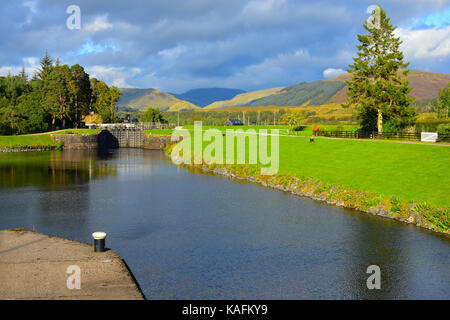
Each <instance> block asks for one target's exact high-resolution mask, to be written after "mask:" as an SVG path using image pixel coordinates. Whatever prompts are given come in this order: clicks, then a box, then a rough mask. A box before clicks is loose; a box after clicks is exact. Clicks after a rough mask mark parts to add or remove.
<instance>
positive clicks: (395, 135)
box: [316, 130, 450, 141]
mask: <svg viewBox="0 0 450 320" xmlns="http://www.w3.org/2000/svg"><path fill="white" fill-rule="evenodd" d="M316 135H318V136H322V137H333V138H355V139H394V140H420V132H413V133H409V132H383V133H381V134H379V133H378V132H376V131H373V132H364V131H360V130H357V131H318V132H317V133H316ZM444 140H446V141H448V140H450V135H448V134H445V135H443V134H438V141H444Z"/></svg>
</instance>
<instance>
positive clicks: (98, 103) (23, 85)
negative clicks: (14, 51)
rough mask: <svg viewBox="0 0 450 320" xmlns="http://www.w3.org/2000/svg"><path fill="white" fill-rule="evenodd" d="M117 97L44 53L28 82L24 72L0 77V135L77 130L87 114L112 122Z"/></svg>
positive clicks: (77, 67)
mask: <svg viewBox="0 0 450 320" xmlns="http://www.w3.org/2000/svg"><path fill="white" fill-rule="evenodd" d="M120 95H121V92H120V91H119V90H118V89H117V88H116V87H114V86H112V87H108V85H107V84H106V83H104V82H103V81H100V80H98V79H96V78H90V76H89V74H87V73H86V72H85V70H84V68H83V67H82V66H80V65H79V64H75V65H72V66H68V65H67V64H65V65H61V64H60V62H59V59H56V60H55V61H54V60H53V59H52V58H51V57H50V56H49V54H48V53H46V54H45V56H44V57H43V58H42V59H41V61H40V67H39V69H38V70H37V71H36V72H35V74H34V75H33V76H32V77H31V79H29V77H28V75H27V74H26V72H25V69H24V68H22V71H21V72H20V73H19V74H18V75H11V74H9V75H7V76H6V77H0V134H1V135H14V134H27V133H36V132H45V131H49V130H57V129H65V128H78V127H80V126H81V122H82V119H83V117H85V116H87V115H90V114H91V113H95V114H98V115H100V117H101V118H102V121H103V122H115V121H116V120H117V116H116V103H117V101H118V100H119V98H120Z"/></svg>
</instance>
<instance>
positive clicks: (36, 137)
mask: <svg viewBox="0 0 450 320" xmlns="http://www.w3.org/2000/svg"><path fill="white" fill-rule="evenodd" d="M99 131H100V130H99V129H67V130H59V131H53V132H47V133H42V134H29V135H19V136H0V149H13V148H31V147H42V146H54V147H56V146H58V143H57V142H55V141H53V139H52V138H51V137H50V134H51V133H54V134H68V133H71V134H96V133H98V132H99Z"/></svg>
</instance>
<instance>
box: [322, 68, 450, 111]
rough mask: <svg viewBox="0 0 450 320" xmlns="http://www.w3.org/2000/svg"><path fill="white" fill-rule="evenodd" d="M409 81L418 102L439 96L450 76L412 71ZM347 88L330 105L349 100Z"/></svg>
mask: <svg viewBox="0 0 450 320" xmlns="http://www.w3.org/2000/svg"><path fill="white" fill-rule="evenodd" d="M350 79H351V75H350V74H349V73H344V74H341V75H340V76H337V77H335V78H333V79H329V80H325V81H348V80H350ZM407 80H408V81H409V85H410V86H411V87H412V90H411V92H410V93H409V96H411V97H415V98H416V100H418V101H420V100H427V99H434V98H436V97H438V96H439V90H440V89H442V88H445V87H446V86H447V85H448V83H449V82H450V74H446V73H436V72H426V71H418V70H411V71H409V73H408V77H407ZM347 90H348V88H347V86H345V87H344V88H343V89H341V90H340V91H338V92H336V94H335V95H334V97H333V98H332V99H330V101H329V102H330V103H334V102H335V103H342V102H345V101H346V99H347Z"/></svg>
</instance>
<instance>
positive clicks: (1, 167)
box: [0, 150, 116, 230]
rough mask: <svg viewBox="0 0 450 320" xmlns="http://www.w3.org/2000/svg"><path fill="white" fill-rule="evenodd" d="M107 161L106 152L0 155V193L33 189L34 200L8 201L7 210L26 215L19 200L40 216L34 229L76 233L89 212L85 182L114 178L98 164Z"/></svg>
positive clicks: (112, 170) (25, 197) (110, 169)
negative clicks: (11, 189)
mask: <svg viewBox="0 0 450 320" xmlns="http://www.w3.org/2000/svg"><path fill="white" fill-rule="evenodd" d="M109 157H111V154H110V153H108V151H98V150H66V151H62V152H61V151H48V152H24V153H5V154H0V190H1V189H2V188H4V189H8V188H21V187H28V186H32V187H36V188H37V191H39V192H37V193H33V195H34V197H35V198H34V199H33V198H29V196H28V195H26V194H24V195H23V196H20V195H18V197H17V199H15V200H13V199H10V200H11V201H12V203H11V205H12V207H11V208H10V210H13V211H14V210H16V209H14V208H18V207H20V208H21V209H18V210H25V211H28V210H29V208H30V207H29V206H28V205H27V204H24V205H22V204H21V200H23V201H26V202H28V203H29V204H30V205H31V206H32V207H33V206H34V208H35V209H37V212H39V213H40V214H39V215H38V217H39V221H35V222H37V225H38V226H42V225H45V226H48V227H55V228H68V229H73V230H79V229H80V228H82V227H83V225H84V224H85V220H86V217H85V215H86V214H87V212H88V211H89V203H90V192H89V188H90V184H89V181H91V180H94V179H101V178H105V177H107V176H110V175H115V174H116V168H115V167H114V166H109V165H107V163H106V162H105V161H102V160H106V159H108V158H109ZM31 203H33V204H31ZM32 207H31V208H32Z"/></svg>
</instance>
